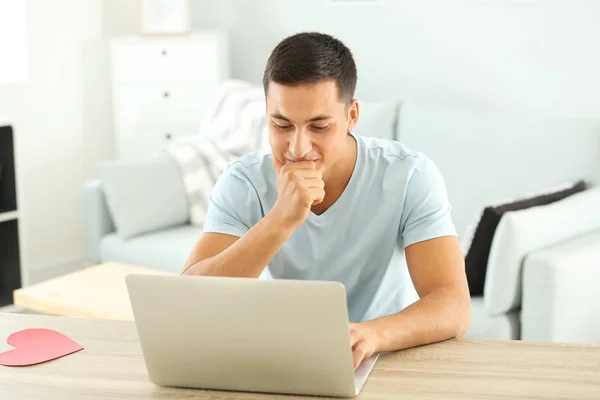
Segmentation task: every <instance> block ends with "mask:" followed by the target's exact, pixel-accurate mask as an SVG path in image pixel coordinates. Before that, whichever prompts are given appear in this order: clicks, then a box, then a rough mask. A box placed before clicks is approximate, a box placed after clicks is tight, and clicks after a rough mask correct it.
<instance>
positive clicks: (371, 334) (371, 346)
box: [349, 322, 380, 370]
mask: <svg viewBox="0 0 600 400" xmlns="http://www.w3.org/2000/svg"><path fill="white" fill-rule="evenodd" d="M349 329H350V345H351V346H352V355H353V356H352V358H353V363H354V369H355V370H356V369H357V368H358V367H359V366H360V363H362V361H363V360H364V359H365V358H369V357H371V356H372V355H373V354H374V353H376V352H378V351H379V347H380V346H379V336H378V335H377V332H376V331H375V330H374V329H373V328H371V327H370V326H369V325H368V324H366V323H364V322H363V323H351V324H350V326H349Z"/></svg>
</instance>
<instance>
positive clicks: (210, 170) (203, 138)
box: [167, 80, 268, 226]
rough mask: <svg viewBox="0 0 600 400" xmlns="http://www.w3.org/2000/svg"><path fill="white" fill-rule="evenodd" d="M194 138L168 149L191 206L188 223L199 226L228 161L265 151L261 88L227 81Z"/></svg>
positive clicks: (235, 81)
mask: <svg viewBox="0 0 600 400" xmlns="http://www.w3.org/2000/svg"><path fill="white" fill-rule="evenodd" d="M213 104H214V105H213V106H212V108H211V109H209V110H208V111H207V113H206V114H205V117H204V118H203V122H202V125H201V128H200V131H199V133H198V134H197V135H194V136H191V137H188V138H184V139H180V140H179V141H177V142H174V143H173V144H172V145H171V146H169V148H168V149H167V150H168V152H169V153H170V154H171V155H172V156H173V158H174V159H175V161H176V162H177V163H178V164H179V167H180V170H181V173H182V179H183V182H184V186H185V190H186V193H187V196H188V201H189V204H190V223H191V224H193V225H198V226H202V225H203V224H204V218H205V214H206V211H207V207H208V201H209V198H210V195H211V192H212V189H213V187H214V185H215V183H216V181H217V179H218V178H219V176H220V175H221V173H222V172H223V170H224V169H225V167H226V166H227V164H228V163H230V162H231V161H234V160H236V159H237V158H239V157H241V156H243V155H244V154H247V153H249V152H253V151H257V150H259V149H264V148H267V147H268V134H267V124H266V117H265V107H266V104H265V99H264V92H263V89H262V87H259V86H255V85H251V84H250V83H248V82H243V81H238V80H228V81H226V82H224V84H223V85H222V86H221V88H220V90H219V92H218V94H217V98H216V99H215V102H214V103H213Z"/></svg>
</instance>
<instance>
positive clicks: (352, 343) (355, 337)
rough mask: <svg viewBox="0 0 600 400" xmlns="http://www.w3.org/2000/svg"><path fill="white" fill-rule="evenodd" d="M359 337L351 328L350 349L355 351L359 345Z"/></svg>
mask: <svg viewBox="0 0 600 400" xmlns="http://www.w3.org/2000/svg"><path fill="white" fill-rule="evenodd" d="M358 339H359V335H358V331H357V330H356V329H353V328H350V348H351V349H354V346H355V345H356V343H358Z"/></svg>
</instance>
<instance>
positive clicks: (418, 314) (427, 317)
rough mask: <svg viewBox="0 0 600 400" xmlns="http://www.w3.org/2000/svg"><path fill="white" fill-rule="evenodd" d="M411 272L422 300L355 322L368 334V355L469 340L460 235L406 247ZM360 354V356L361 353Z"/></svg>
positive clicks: (359, 332)
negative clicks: (455, 339)
mask: <svg viewBox="0 0 600 400" xmlns="http://www.w3.org/2000/svg"><path fill="white" fill-rule="evenodd" d="M406 261H407V264H408V269H409V272H410V275H411V278H412V280H413V283H414V285H415V289H416V290H417V293H418V294H419V297H420V299H419V300H418V301H416V302H415V303H413V304H411V305H410V306H408V307H406V308H405V309H404V310H402V311H400V312H399V313H397V314H393V315H389V316H385V317H381V318H377V319H374V320H371V321H367V322H365V323H362V324H353V326H351V329H354V330H355V331H356V332H355V334H354V336H356V337H358V336H360V337H364V336H367V341H369V342H373V343H372V344H370V345H369V343H365V344H363V346H364V347H366V348H365V356H367V357H368V356H369V355H370V354H369V353H371V354H372V353H373V352H378V351H395V350H401V349H405V348H409V347H414V346H419V345H423V344H429V343H434V342H440V341H443V340H446V339H451V338H454V337H461V336H464V335H465V334H466V332H467V330H468V329H469V325H470V323H471V299H470V295H469V288H468V285H467V280H466V276H465V267H464V259H463V256H462V251H461V248H460V245H459V243H458V239H457V238H456V236H446V237H440V238H436V239H431V240H426V241H423V242H419V243H415V244H413V245H411V246H408V247H407V248H406ZM359 356H360V355H359Z"/></svg>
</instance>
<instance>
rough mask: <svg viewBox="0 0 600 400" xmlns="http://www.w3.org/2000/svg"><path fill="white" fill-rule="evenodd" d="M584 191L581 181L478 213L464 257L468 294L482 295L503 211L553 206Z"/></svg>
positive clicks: (585, 186)
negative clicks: (479, 216)
mask: <svg viewBox="0 0 600 400" xmlns="http://www.w3.org/2000/svg"><path fill="white" fill-rule="evenodd" d="M586 189H587V184H586V183H585V182H584V181H579V182H576V183H574V184H572V185H570V186H568V187H566V188H562V189H560V190H556V189H555V190H551V191H548V192H547V193H544V194H539V195H534V196H528V197H525V198H523V199H519V200H515V201H511V202H507V203H504V204H500V205H494V206H488V207H486V208H485V209H484V210H483V213H482V214H481V219H480V220H479V224H478V225H477V228H476V229H475V233H474V234H473V239H472V241H471V244H470V246H469V250H468V252H467V255H466V257H465V266H466V273H467V281H468V282H469V291H470V292H471V295H474V296H482V295H483V285H484V284H485V275H486V270H487V263H488V257H489V253H490V248H491V247H492V240H493V238H494V233H495V232H496V228H497V227H498V224H499V223H500V219H501V218H502V215H504V213H505V212H508V211H517V210H524V209H526V208H531V207H535V206H541V205H546V204H550V203H554V202H556V201H559V200H562V199H564V198H566V197H568V196H570V195H572V194H575V193H578V192H581V191H584V190H586Z"/></svg>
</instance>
